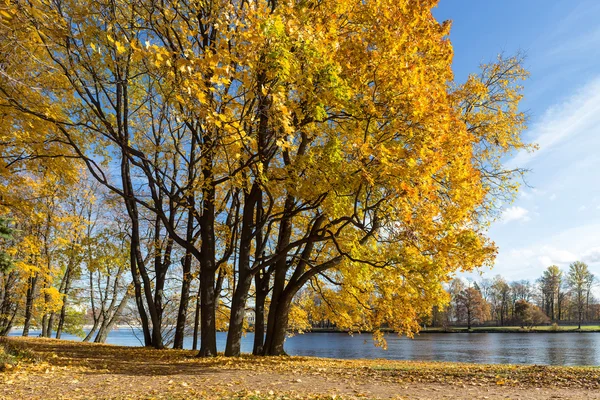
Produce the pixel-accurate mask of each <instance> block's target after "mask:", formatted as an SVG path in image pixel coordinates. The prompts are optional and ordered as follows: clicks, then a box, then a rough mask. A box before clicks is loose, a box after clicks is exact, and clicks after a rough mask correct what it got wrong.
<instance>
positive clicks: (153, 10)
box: [0, 0, 528, 356]
mask: <svg viewBox="0 0 600 400" xmlns="http://www.w3.org/2000/svg"><path fill="white" fill-rule="evenodd" d="M436 3H437V2H436V1H433V0H427V1H419V2H415V1H408V0H404V1H391V0H373V1H358V0H356V1H354V0H352V1H339V0H323V1H288V2H276V1H262V0H260V1H255V2H245V1H232V0H215V1H204V0H202V1H169V2H163V1H156V0H135V1H121V0H98V1H93V2H80V1H75V0H58V1H46V0H33V1H28V2H24V1H15V2H11V3H9V4H8V5H3V6H2V7H3V8H2V22H1V24H0V38H1V39H0V46H1V48H2V49H3V51H2V55H3V56H2V57H3V59H2V60H0V72H1V73H0V110H1V114H0V115H1V116H0V118H1V120H0V138H1V140H0V142H1V143H2V147H1V151H2V163H3V164H2V165H1V168H0V177H1V179H2V184H3V185H6V186H5V187H8V185H13V184H15V182H20V181H19V180H21V181H22V180H23V179H26V178H29V177H30V176H33V175H35V174H37V173H39V172H38V171H39V170H40V168H43V169H44V171H50V173H54V174H57V175H60V176H61V178H60V179H63V180H64V181H65V183H69V182H73V180H75V179H76V178H74V176H76V171H79V169H78V168H79V167H80V166H84V167H85V168H86V169H87V173H89V174H90V175H91V177H93V179H95V180H96V181H98V182H99V183H101V184H102V185H103V186H104V187H105V188H106V190H108V192H110V193H111V195H112V196H116V197H117V198H119V199H120V207H121V209H122V210H124V212H125V214H126V216H127V218H128V220H129V222H130V226H129V227H128V230H129V232H128V242H129V243H128V245H129V260H128V262H129V266H130V274H131V278H132V280H133V282H132V284H133V286H134V293H135V295H134V298H135V303H136V306H137V310H138V313H139V316H140V318H141V322H142V325H143V327H144V336H145V342H146V344H147V345H152V346H155V347H157V348H161V347H163V345H164V343H163V342H164V341H163V337H162V332H161V325H162V324H163V310H164V307H165V301H166V297H165V296H167V288H166V287H165V286H164V285H165V282H166V280H167V279H168V276H169V273H170V271H173V264H174V261H175V257H179V256H181V278H180V279H181V282H182V283H181V287H180V288H179V294H178V296H177V297H178V302H179V310H178V316H177V332H176V333H175V344H176V345H177V346H181V345H182V340H183V339H182V338H183V336H182V335H183V330H184V328H185V326H186V324H187V322H186V318H187V310H188V308H189V299H190V282H191V280H192V278H194V273H193V271H194V269H195V268H196V266H197V275H196V276H197V278H198V279H199V291H198V299H199V305H200V308H199V315H200V317H199V318H200V335H201V349H200V353H201V355H204V356H212V355H216V338H215V331H216V329H217V324H218V321H217V320H218V318H217V315H218V313H219V311H218V310H219V308H222V307H223V306H222V304H225V305H226V306H227V309H228V310H229V311H228V314H229V315H228V321H227V329H228V331H229V333H228V339H227V348H226V354H227V355H234V356H235V355H238V354H239V353H240V339H241V335H242V332H243V330H244V329H245V328H244V320H245V314H246V308H247V307H248V306H249V304H248V299H249V298H251V303H253V308H254V310H255V313H256V320H257V324H256V327H255V332H256V334H255V337H256V338H257V339H256V342H255V349H254V350H255V352H256V353H262V354H269V355H274V354H282V353H283V342H284V339H285V334H286V331H287V328H288V324H289V322H290V321H289V317H290V310H291V309H292V303H293V300H294V298H295V296H296V295H297V293H299V291H301V289H303V288H305V287H310V288H311V289H312V290H313V291H314V292H315V293H316V294H317V295H318V296H321V297H322V298H323V300H324V301H326V302H329V303H330V304H332V305H333V307H332V315H331V318H332V319H334V320H335V322H336V324H338V325H339V326H340V327H343V328H347V329H350V330H374V331H376V332H377V331H378V330H379V329H380V327H382V326H383V325H387V326H389V327H391V328H392V329H394V330H396V331H398V332H400V333H406V334H412V333H414V332H416V331H417V330H418V329H419V323H418V322H419V316H420V315H422V314H426V313H428V312H430V310H431V307H432V305H438V304H439V305H442V304H443V303H445V302H446V301H447V295H446V293H445V292H444V290H443V285H442V284H443V283H444V282H447V281H448V280H449V279H450V278H451V276H452V274H453V273H454V272H456V271H458V270H463V271H468V270H471V269H473V268H475V267H478V266H482V265H489V264H490V263H491V262H492V260H493V258H494V255H495V253H496V248H495V245H494V244H493V243H492V242H491V241H490V240H489V239H488V238H487V237H486V234H485V228H486V227H487V224H488V223H489V221H490V220H491V219H492V218H493V217H494V215H495V212H496V210H497V207H498V204H499V200H506V199H509V198H511V197H512V195H514V193H515V191H516V188H517V186H518V182H517V180H515V178H516V177H517V176H518V174H519V173H520V172H521V171H520V170H509V169H506V168H504V167H503V165H502V162H501V161H502V159H503V158H504V156H506V155H507V154H510V153H511V152H514V151H517V150H520V149H525V148H528V146H527V145H525V144H524V143H523V142H522V141H521V137H520V133H521V131H522V130H523V128H524V123H525V116H524V114H523V113H521V112H520V111H519V110H518V104H519V101H520V99H521V94H520V90H521V87H520V81H521V80H522V79H523V78H525V76H526V72H525V71H524V70H523V67H522V59H521V58H519V57H499V59H498V60H497V61H496V62H493V63H490V64H487V65H483V66H482V70H481V72H480V74H474V75H472V76H470V77H469V79H468V80H467V82H466V83H464V84H458V83H455V82H454V80H453V74H452V69H451V63H452V55H453V53H452V45H451V43H450V40H449V36H448V35H449V30H450V23H449V22H444V23H439V22H438V21H436V20H435V18H434V17H433V16H432V14H431V9H432V7H434V6H435V5H436ZM69 171H71V172H69ZM43 179H46V178H43ZM19 184H21V183H19ZM49 198H55V197H54V195H49ZM9 209H10V207H9ZM263 332H264V333H265V334H266V339H265V341H264V343H263V342H262V337H263Z"/></svg>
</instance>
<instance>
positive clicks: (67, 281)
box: [56, 264, 72, 339]
mask: <svg viewBox="0 0 600 400" xmlns="http://www.w3.org/2000/svg"><path fill="white" fill-rule="evenodd" d="M71 268H72V267H71V265H70V264H69V266H68V267H67V272H65V278H64V279H63V281H64V282H65V284H64V287H63V294H64V296H63V303H62V307H61V308H60V315H59V317H58V326H57V327H56V338H57V339H60V336H61V335H62V331H63V327H64V324H65V317H66V316H67V300H68V299H69V297H68V296H69V290H70V289H71Z"/></svg>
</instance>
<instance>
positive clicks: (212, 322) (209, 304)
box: [198, 269, 217, 357]
mask: <svg viewBox="0 0 600 400" xmlns="http://www.w3.org/2000/svg"><path fill="white" fill-rule="evenodd" d="M215 300H216V296H215V272H214V270H208V269H203V271H201V276H200V313H201V319H200V321H201V322H200V325H201V326H200V353H199V354H198V355H199V356H200V357H215V356H216V355H217V329H216V328H217V327H216V304H215Z"/></svg>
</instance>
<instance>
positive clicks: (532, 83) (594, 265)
mask: <svg viewBox="0 0 600 400" xmlns="http://www.w3.org/2000/svg"><path fill="white" fill-rule="evenodd" d="M434 15H435V16H436V18H437V19H438V20H440V21H442V20H447V19H449V20H452V21H453V24H452V33H451V39H452V43H453V45H454V52H455V56H454V71H455V76H456V79H457V81H459V82H461V81H464V79H465V78H466V77H467V76H468V74H469V73H471V72H476V71H477V68H478V65H479V64H480V63H482V62H487V61H491V60H494V59H495V57H496V56H497V54H498V53H500V52H504V53H506V54H507V55H510V54H513V53H515V52H516V51H519V50H522V51H524V52H525V53H526V55H527V60H526V67H527V69H528V70H529V71H530V73H531V76H530V79H529V80H528V81H527V82H526V83H525V92H524V94H525V99H524V101H523V109H524V110H525V111H527V112H528V114H529V115H530V121H529V128H528V130H527V131H526V132H525V135H524V137H525V140H527V141H529V142H536V143H538V144H539V146H540V149H539V150H538V151H537V152H535V153H533V154H526V153H525V154H517V155H516V156H514V157H513V158H512V159H510V160H509V161H508V163H509V164H510V165H511V166H520V167H524V168H528V169H530V170H531V171H530V172H529V174H528V175H527V177H526V181H527V184H528V185H529V186H530V187H526V186H523V187H522V189H521V191H520V193H519V196H518V198H517V199H516V201H515V202H514V203H513V204H508V205H506V206H505V211H504V213H503V216H502V219H501V220H499V221H496V222H494V224H493V225H492V227H491V229H490V231H489V235H490V237H491V238H492V239H493V240H494V241H495V242H496V244H497V245H498V246H499V254H498V257H497V259H496V266H495V267H494V268H493V269H492V270H491V271H490V270H484V271H483V273H484V275H485V276H489V277H491V276H493V275H495V274H501V275H503V276H504V277H505V278H506V279H508V280H520V279H529V280H535V279H537V278H538V277H539V276H540V275H541V273H542V271H543V270H544V269H545V268H546V267H547V266H549V265H552V264H556V265H558V266H560V267H562V268H563V269H565V270H566V269H567V268H568V265H569V263H571V262H573V261H575V260H582V261H585V262H586V263H588V265H589V266H590V268H591V270H592V272H593V273H594V274H595V275H596V276H597V277H599V278H600V1H597V0H591V1H573V0H571V1H562V0H558V1H557V0H552V1H547V0H546V1H542V0H520V1H516V0H502V1H500V0H486V1H482V0H440V4H439V6H438V7H437V8H436V9H435V10H434Z"/></svg>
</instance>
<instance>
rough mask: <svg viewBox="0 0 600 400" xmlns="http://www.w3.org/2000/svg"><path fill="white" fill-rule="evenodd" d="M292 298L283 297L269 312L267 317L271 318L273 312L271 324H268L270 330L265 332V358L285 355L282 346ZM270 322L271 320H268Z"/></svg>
mask: <svg viewBox="0 0 600 400" xmlns="http://www.w3.org/2000/svg"><path fill="white" fill-rule="evenodd" d="M292 297H293V296H289V295H287V296H284V297H283V298H282V299H280V300H279V301H277V306H276V308H272V309H271V310H269V317H270V316H271V311H272V312H273V319H272V320H273V323H272V324H271V323H270V325H271V326H269V328H270V329H269V330H268V331H267V338H266V340H265V346H264V355H266V356H281V355H285V354H286V353H285V351H284V349H283V345H284V343H285V335H286V333H287V327H288V318H289V313H290V307H291V304H292ZM270 321H271V318H269V322H270Z"/></svg>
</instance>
